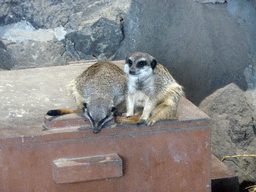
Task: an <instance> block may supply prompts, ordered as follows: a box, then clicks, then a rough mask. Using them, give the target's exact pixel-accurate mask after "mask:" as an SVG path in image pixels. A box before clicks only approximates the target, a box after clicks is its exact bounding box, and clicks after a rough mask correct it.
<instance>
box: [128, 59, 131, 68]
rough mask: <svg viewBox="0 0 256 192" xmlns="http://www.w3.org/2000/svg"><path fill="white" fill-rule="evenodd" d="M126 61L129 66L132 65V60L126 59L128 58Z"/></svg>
mask: <svg viewBox="0 0 256 192" xmlns="http://www.w3.org/2000/svg"><path fill="white" fill-rule="evenodd" d="M127 63H128V65H129V67H131V66H132V60H131V59H128V60H127Z"/></svg>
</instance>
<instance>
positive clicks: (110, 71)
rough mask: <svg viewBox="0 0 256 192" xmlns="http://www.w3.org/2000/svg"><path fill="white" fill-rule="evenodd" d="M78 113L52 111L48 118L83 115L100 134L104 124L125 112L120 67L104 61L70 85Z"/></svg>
mask: <svg viewBox="0 0 256 192" xmlns="http://www.w3.org/2000/svg"><path fill="white" fill-rule="evenodd" d="M70 90H71V95H73V96H74V98H75V100H76V103H77V107H78V110H69V109H58V110H50V111H48V112H47V115H50V116H57V115H64V114H69V113H79V112H83V114H84V116H85V117H86V118H87V119H89V120H90V123H91V126H92V128H93V132H94V133H98V132H99V131H100V130H101V128H102V127H103V126H104V124H105V123H106V122H108V121H110V120H112V119H113V114H114V113H119V114H120V113H123V112H124V111H122V110H125V106H123V105H125V104H124V103H125V102H124V100H125V96H124V95H125V90H126V78H125V73H124V71H123V70H122V69H120V68H119V67H118V66H117V65H115V64H113V63H111V62H108V61H101V62H98V63H95V64H93V65H92V66H90V67H88V68H87V69H86V70H85V71H84V72H83V73H82V74H81V75H79V76H78V77H76V78H75V79H74V80H73V81H72V82H71V84H70Z"/></svg>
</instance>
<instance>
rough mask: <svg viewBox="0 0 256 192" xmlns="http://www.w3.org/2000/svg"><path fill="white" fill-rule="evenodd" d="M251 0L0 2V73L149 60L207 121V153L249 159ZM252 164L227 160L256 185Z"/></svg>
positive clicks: (254, 70)
mask: <svg viewBox="0 0 256 192" xmlns="http://www.w3.org/2000/svg"><path fill="white" fill-rule="evenodd" d="M255 31H256V2H255V1H254V0H227V1H225V0H163V1H156V0H96V1H95V0H86V1H83V0H41V1H35V0H0V70H10V69H11V70H15V69H24V68H31V67H46V66H54V65H66V64H68V62H69V61H74V60H81V59H89V60H91V59H97V60H104V59H109V60H114V59H115V60H119V59H124V58H125V57H126V56H127V55H128V54H129V53H131V52H134V51H142V52H148V53H150V54H152V55H153V56H154V57H155V58H156V59H157V60H158V61H159V62H160V63H162V64H164V65H165V66H166V67H167V68H168V69H169V71H170V72H171V73H172V74H173V76H174V77H175V78H176V79H177V80H178V82H179V83H180V84H182V85H183V86H184V87H185V91H186V96H187V98H188V99H190V100H191V101H192V102H193V103H195V104H196V105H198V106H199V107H200V108H201V109H202V110H203V111H205V112H206V113H207V114H208V115H209V116H210V117H211V118H212V120H213V121H212V152H213V153H214V154H215V155H216V156H217V157H218V158H220V159H221V158H222V157H223V156H226V155H235V154H256V138H255V135H256V123H255V109H256V35H255V34H256V33H255ZM255 159H256V158H253V157H248V158H246V157H240V158H234V159H229V160H226V161H225V163H226V164H228V165H229V166H230V167H231V168H232V169H233V170H234V171H235V172H237V173H238V174H239V180H240V182H243V181H245V180H249V181H253V182H255V181H256V174H255V173H256V164H255Z"/></svg>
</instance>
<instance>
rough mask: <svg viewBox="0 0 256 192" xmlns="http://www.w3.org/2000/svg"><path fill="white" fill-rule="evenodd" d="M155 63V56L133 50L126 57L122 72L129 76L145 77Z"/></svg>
mask: <svg viewBox="0 0 256 192" xmlns="http://www.w3.org/2000/svg"><path fill="white" fill-rule="evenodd" d="M156 65H157V61H156V60H155V58H154V57H153V56H151V55H149V54H148V53H141V52H135V53H132V54H131V55H129V56H128V57H127V58H126V63H125V65H124V72H125V73H127V74H128V75H131V76H139V77H141V78H142V77H147V76H149V75H151V74H152V73H153V71H154V69H155V67H156Z"/></svg>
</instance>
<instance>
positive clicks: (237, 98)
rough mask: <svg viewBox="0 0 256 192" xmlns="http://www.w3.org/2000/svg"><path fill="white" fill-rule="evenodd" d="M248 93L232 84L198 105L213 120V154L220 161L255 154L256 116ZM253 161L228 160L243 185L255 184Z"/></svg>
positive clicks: (255, 164)
mask: <svg viewBox="0 0 256 192" xmlns="http://www.w3.org/2000/svg"><path fill="white" fill-rule="evenodd" d="M251 102H252V100H251V98H250V97H249V95H247V93H246V92H244V91H242V90H241V89H240V88H239V87H238V86H237V85H236V84H234V83H231V84H229V85H227V86H225V87H224V88H221V89H218V90H217V91H215V92H214V93H213V94H212V95H210V96H208V97H207V98H205V99H204V100H203V101H202V102H201V103H200V105H199V108H200V109H202V110H203V111H204V112H205V113H206V114H208V115H209V116H210V117H211V128H212V133H211V134H212V135H211V142H212V153H213V154H215V155H216V156H217V157H218V158H219V159H222V158H223V157H224V156H232V155H238V154H256V137H255V135H256V128H255V127H256V120H255V119H256V115H255V111H254V108H253V106H252V103H251ZM254 160H255V159H254V158H252V157H239V158H232V159H227V160H225V164H227V165H228V166H229V167H230V168H231V169H232V170H234V171H235V172H236V173H237V174H238V176H239V181H240V183H241V182H243V181H245V180H251V181H253V180H255V178H256V162H255V161H254Z"/></svg>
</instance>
